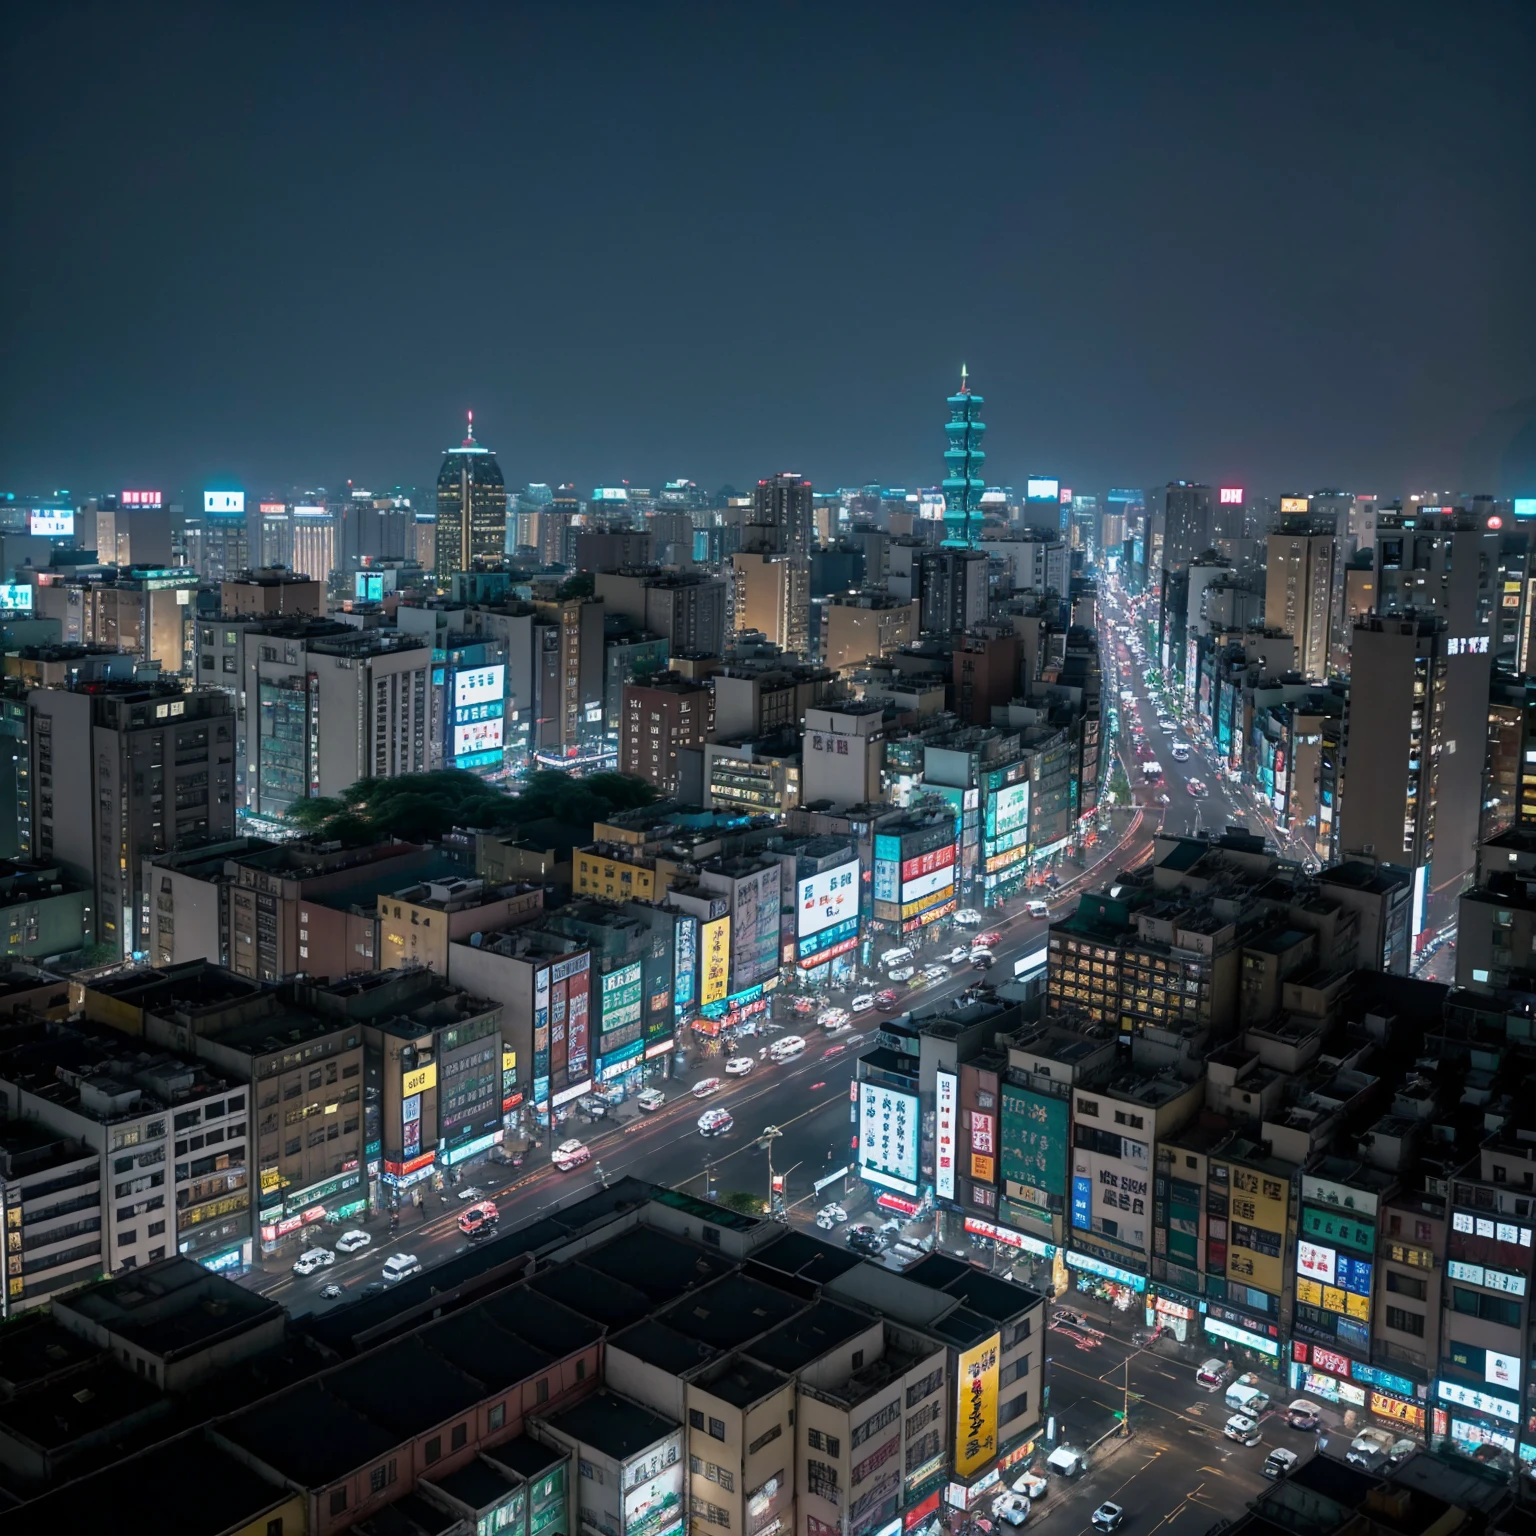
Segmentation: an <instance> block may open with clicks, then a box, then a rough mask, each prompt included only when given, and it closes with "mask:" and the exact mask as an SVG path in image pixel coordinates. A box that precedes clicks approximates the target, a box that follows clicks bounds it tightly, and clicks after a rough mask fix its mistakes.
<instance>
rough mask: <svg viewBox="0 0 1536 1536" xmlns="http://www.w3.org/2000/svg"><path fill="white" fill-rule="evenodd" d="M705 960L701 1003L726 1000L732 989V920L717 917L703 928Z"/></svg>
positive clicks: (700, 986) (701, 980)
mask: <svg viewBox="0 0 1536 1536" xmlns="http://www.w3.org/2000/svg"><path fill="white" fill-rule="evenodd" d="M702 936H703V950H704V960H703V964H702V966H701V968H700V969H701V971H702V975H701V977H700V983H699V1002H700V1003H701V1004H709V1003H719V1002H724V1000H725V996H726V993H727V992H729V991H730V979H731V920H730V918H728V917H717V918H715V919H714V920H713V921H711V922H708V923H705V924H704V928H703V935H702Z"/></svg>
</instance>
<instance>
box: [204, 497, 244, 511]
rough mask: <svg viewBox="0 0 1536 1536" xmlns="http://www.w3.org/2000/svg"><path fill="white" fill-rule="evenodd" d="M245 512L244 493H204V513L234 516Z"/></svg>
mask: <svg viewBox="0 0 1536 1536" xmlns="http://www.w3.org/2000/svg"><path fill="white" fill-rule="evenodd" d="M244 511H245V492H244V491H204V492H203V512H204V513H205V514H207V513H209V512H213V513H224V514H225V515H232V514H234V513H236V512H239V513H242V514H243V513H244Z"/></svg>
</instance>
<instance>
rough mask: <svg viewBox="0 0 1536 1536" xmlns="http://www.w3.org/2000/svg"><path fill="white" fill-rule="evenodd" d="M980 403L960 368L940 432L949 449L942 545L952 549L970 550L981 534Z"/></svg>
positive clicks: (982, 425)
mask: <svg viewBox="0 0 1536 1536" xmlns="http://www.w3.org/2000/svg"><path fill="white" fill-rule="evenodd" d="M982 404H983V401H982V398H981V396H980V395H973V394H972V393H971V384H970V376H969V375H968V374H967V373H966V371H965V367H964V365H963V364H962V365H961V368H960V393H959V394H958V395H951V396H950V397H949V420H948V422H947V423H946V424H945V427H944V430H945V432H946V433H948V434H949V447H948V448H946V449H945V450H944V468H945V469H946V470H947V471H948V473H947V474H946V475H945V476H944V531H945V533H946V534H947V535H948V537H947V538H946V539H945V540H944V542H945V544H947V545H949V546H950V547H952V548H966V549H968V548H970V546H971V545H973V544H974V543H975V542H976V540H977V538H978V537H980V534H981V493H982V491H983V490H985V489H986V482H985V480H983V479H982V474H981V466H982V462H983V460H985V458H986V454H984V453H983V452H982V451H981V439H982V436H983V434H984V433H985V432H986V430H987V428H986V424H985V423H984V422H983V421H982V420H981V407H982Z"/></svg>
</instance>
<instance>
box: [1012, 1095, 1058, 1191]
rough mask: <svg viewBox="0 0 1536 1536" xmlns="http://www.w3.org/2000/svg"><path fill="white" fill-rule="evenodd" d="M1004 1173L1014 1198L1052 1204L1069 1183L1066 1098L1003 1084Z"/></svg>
mask: <svg viewBox="0 0 1536 1536" xmlns="http://www.w3.org/2000/svg"><path fill="white" fill-rule="evenodd" d="M1000 1139H1001V1141H1002V1148H1001V1152H1002V1162H1003V1167H1002V1175H1003V1188H1004V1191H1005V1193H1006V1194H1007V1195H1008V1196H1009V1197H1010V1198H1011V1199H1014V1200H1028V1201H1029V1202H1030V1203H1031V1204H1034V1205H1049V1203H1050V1201H1051V1200H1053V1199H1054V1200H1060V1199H1061V1197H1062V1195H1063V1194H1064V1193H1065V1192H1066V1187H1067V1142H1068V1140H1069V1138H1068V1135H1067V1101H1066V1100H1065V1099H1055V1098H1048V1097H1046V1096H1045V1095H1044V1094H1039V1093H1031V1092H1030V1091H1029V1090H1027V1089H1024V1088H1011V1087H1007V1086H1005V1087H1004V1088H1003V1115H1002V1127H1001V1137H1000Z"/></svg>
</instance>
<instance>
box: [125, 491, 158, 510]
mask: <svg viewBox="0 0 1536 1536" xmlns="http://www.w3.org/2000/svg"><path fill="white" fill-rule="evenodd" d="M117 502H118V505H119V506H122V507H160V506H164V505H165V497H164V496H163V495H161V493H160V492H159V491H123V492H121V493H120V494H119V495H118V498H117Z"/></svg>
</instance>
